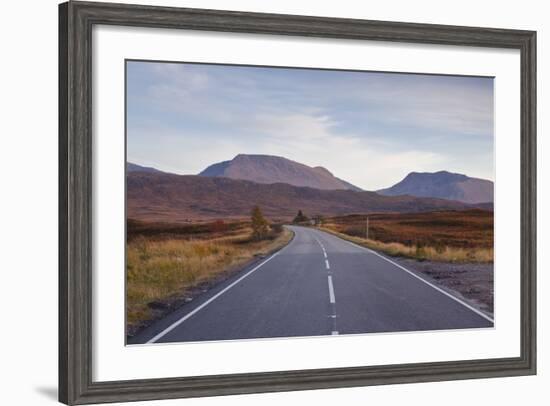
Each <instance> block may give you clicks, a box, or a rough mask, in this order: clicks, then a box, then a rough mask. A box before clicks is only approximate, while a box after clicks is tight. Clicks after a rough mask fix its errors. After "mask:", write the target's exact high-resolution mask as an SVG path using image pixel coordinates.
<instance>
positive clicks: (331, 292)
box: [328, 275, 336, 303]
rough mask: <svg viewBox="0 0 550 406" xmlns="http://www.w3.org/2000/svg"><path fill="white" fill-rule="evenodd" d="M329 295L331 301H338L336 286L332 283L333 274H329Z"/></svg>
mask: <svg viewBox="0 0 550 406" xmlns="http://www.w3.org/2000/svg"><path fill="white" fill-rule="evenodd" d="M328 295H329V298H330V303H336V298H335V297H334V286H333V285H332V276H330V275H329V276H328Z"/></svg>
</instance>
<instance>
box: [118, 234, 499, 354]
mask: <svg viewBox="0 0 550 406" xmlns="http://www.w3.org/2000/svg"><path fill="white" fill-rule="evenodd" d="M290 228H291V229H292V230H293V231H294V233H295V236H294V239H293V240H292V241H291V242H290V243H289V244H288V245H287V246H286V247H284V248H283V249H282V250H280V251H279V252H277V253H275V254H274V255H272V256H270V257H267V258H265V259H263V260H262V261H260V262H258V263H255V264H253V265H251V266H250V267H248V268H247V269H244V270H242V271H241V272H239V273H238V274H237V275H235V276H233V277H232V278H230V279H229V280H227V281H225V282H223V283H221V284H220V285H218V286H217V287H216V288H214V289H211V290H210V291H208V292H206V293H205V294H203V295H201V296H200V297H198V298H197V299H195V300H194V301H193V302H191V303H189V304H187V305H185V306H183V307H181V308H180V309H179V310H177V311H175V312H173V313H172V314H170V315H168V316H167V317H165V318H164V319H162V320H160V321H158V322H156V323H154V324H153V325H152V326H150V327H149V328H147V329H145V330H144V331H142V332H141V333H140V334H139V335H137V336H135V337H133V338H132V339H130V340H129V341H128V343H129V344H135V343H156V342H181V341H205V340H208V341H211V340H232V339H246V338H267V337H297V336H317V335H336V334H357V333H376V332H397V331H421V330H441V329H461V328H483V327H492V326H493V321H492V319H491V318H490V317H488V316H486V315H484V314H483V313H481V312H480V311H479V310H477V309H475V308H473V307H471V306H470V305H468V304H467V303H465V302H463V301H461V300H460V299H457V298H455V297H454V296H452V295H450V294H449V293H447V292H446V291H444V290H442V289H441V288H439V287H437V286H436V285H435V284H433V283H431V282H429V281H427V280H425V279H424V278H422V277H420V276H418V275H416V274H415V273H413V272H411V271H410V270H408V269H405V268H403V267H401V266H400V265H398V264H396V263H394V262H393V261H391V259H389V258H386V257H384V256H382V255H381V254H378V253H376V252H373V251H370V250H368V249H365V248H362V247H359V246H356V245H354V244H352V243H349V242H347V241H344V240H342V239H340V238H338V237H336V236H334V235H331V234H328V233H325V232H322V231H319V230H316V229H311V228H304V227H294V226H292V227H290Z"/></svg>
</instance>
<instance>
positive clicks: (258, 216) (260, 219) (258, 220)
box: [251, 206, 269, 241]
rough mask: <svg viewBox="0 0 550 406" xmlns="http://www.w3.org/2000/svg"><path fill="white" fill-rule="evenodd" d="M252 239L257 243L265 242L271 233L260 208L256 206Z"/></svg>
mask: <svg viewBox="0 0 550 406" xmlns="http://www.w3.org/2000/svg"><path fill="white" fill-rule="evenodd" d="M251 217H252V239H253V240H256V241H260V240H263V239H264V238H266V237H267V234H268V232H269V225H268V223H267V220H266V219H265V217H264V215H263V214H262V210H261V209H260V206H254V207H253V208H252V214H251Z"/></svg>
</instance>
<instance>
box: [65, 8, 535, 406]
mask: <svg viewBox="0 0 550 406" xmlns="http://www.w3.org/2000/svg"><path fill="white" fill-rule="evenodd" d="M95 24H108V25H119V26H139V27H154V28H180V29H194V30H208V31H222V32H242V33H255V34H279V35H281V34H283V35H294V36H311V37H321V38H344V39H356V40H379V41H398V42H408V43H426V44H444V45H460V46H477V47H491V48H514V49H519V50H520V54H521V135H520V137H521V270H520V272H521V287H520V288H521V355H520V356H519V357H517V358H501V359H479V360H472V361H453V362H432V363H419V364H402V365H384V366H367V367H352V368H330V369H317V370H294V371H283V372H268V373H248V374H230V375H218V376H204V377H181V378H166V379H146V380H131V381H115V382H94V381H93V380H92V351H93V348H92V340H91V337H92V324H91V321H92V318H91V316H92V309H91V306H92V255H93V252H92V240H91V237H92V236H91V230H92V227H91V226H92V221H93V219H92V216H91V213H92V207H91V206H92V153H93V151H92V147H91V146H92V142H91V141H92V125H91V124H92V123H91V120H92V118H91V112H92V99H91V92H92V90H91V89H92V75H91V66H92V36H91V33H92V27H93V25H95ZM535 250H536V32H533V31H519V30H506V29H491V28H474V27H457V26H444V25H428V24H411V23H396V22H384V21H366V20H355V19H341V18H320V17H306V16H295V15H277V14H260V13H244V12H230V11H216V10H201V9H184V8H169V7H149V6H136V5H122V4H110V3H87V2H72V1H70V2H68V3H63V4H60V6H59V400H60V401H61V402H63V403H66V404H87V403H100V402H114V401H134V400H150V399H167V398H183V397H195V396H216V395H229V394H243V393H257V392H275V391H290V390H304V389H316V388H338V387H352V386H365V385H380V384H395V383H410V382H426V381H442V380H454V379H471V378H488V377H501V376H516V375H530V374H535V373H536V308H535V305H536V296H535V295H536V251H535Z"/></svg>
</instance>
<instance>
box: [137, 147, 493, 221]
mask: <svg viewBox="0 0 550 406" xmlns="http://www.w3.org/2000/svg"><path fill="white" fill-rule="evenodd" d="M492 190H493V183H492V182H490V181H487V180H483V179H476V178H469V177H467V176H465V175H460V174H453V173H450V172H446V171H442V172H436V173H416V172H412V173H410V174H409V175H407V177H405V179H403V180H402V181H401V182H399V183H397V184H396V185H394V186H392V187H390V188H388V189H382V190H379V191H377V192H369V191H363V190H361V189H360V188H358V187H356V186H354V185H352V184H350V183H348V182H346V181H344V180H342V179H339V178H337V177H335V176H334V175H333V174H332V173H331V172H329V171H328V170H327V169H325V168H323V167H310V166H307V165H304V164H301V163H298V162H294V161H291V160H289V159H286V158H282V157H276V156H269V155H244V154H240V155H237V156H236V157H235V158H233V159H232V160H230V161H224V162H219V163H216V164H213V165H211V166H209V167H207V168H206V169H205V170H203V171H202V172H200V173H199V174H198V175H176V174H171V173H167V172H162V171H159V170H157V169H155V168H152V167H145V166H141V165H136V164H132V163H128V164H127V211H128V217H129V218H134V219H140V220H145V221H166V222H187V221H196V220H208V219H214V218H240V217H245V216H248V215H249V214H250V209H251V207H252V206H253V205H260V206H261V208H262V211H263V212H264V213H265V214H266V215H267V216H269V217H270V218H271V219H281V220H287V219H290V218H292V217H293V216H294V215H295V214H296V212H297V211H298V210H304V211H306V212H307V213H309V214H318V215H326V216H331V215H342V214H352V213H367V212H421V211H431V210H465V209H470V208H484V209H490V210H492V198H493V194H492Z"/></svg>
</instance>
